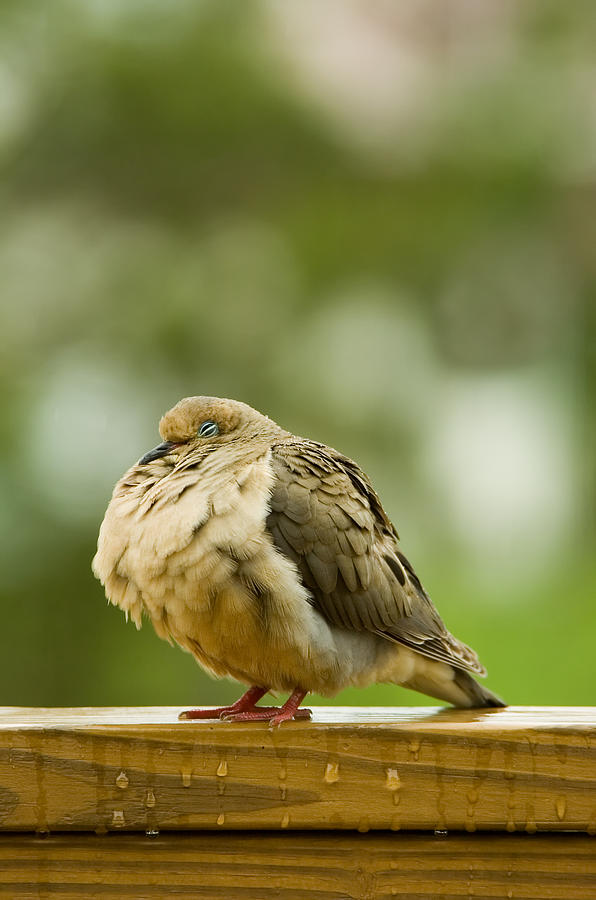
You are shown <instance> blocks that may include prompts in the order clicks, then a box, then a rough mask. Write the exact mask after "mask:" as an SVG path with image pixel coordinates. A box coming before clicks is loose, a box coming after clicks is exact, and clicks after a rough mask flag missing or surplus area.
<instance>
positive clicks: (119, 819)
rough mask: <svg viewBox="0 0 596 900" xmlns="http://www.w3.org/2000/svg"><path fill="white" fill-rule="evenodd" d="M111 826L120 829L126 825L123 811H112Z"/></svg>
mask: <svg viewBox="0 0 596 900" xmlns="http://www.w3.org/2000/svg"><path fill="white" fill-rule="evenodd" d="M112 825H114V827H115V828H122V826H123V825H126V819H125V818H124V810H123V809H115V810H114V811H113V813H112Z"/></svg>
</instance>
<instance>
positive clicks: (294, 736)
mask: <svg viewBox="0 0 596 900" xmlns="http://www.w3.org/2000/svg"><path fill="white" fill-rule="evenodd" d="M178 711H179V710H178V709H169V708H165V709H164V708H144V709H75V710H60V709H53V710H41V709H16V708H8V709H3V710H0V829H1V830H3V831H37V832H40V833H46V832H51V833H54V832H56V831H73V832H84V831H92V832H93V831H97V832H99V833H104V832H110V831H115V832H124V831H141V832H145V831H148V832H154V831H159V832H161V833H162V834H163V832H164V831H167V830H180V829H193V830H195V829H207V830H209V829H212V830H213V829H215V830H218V831H220V832H227V831H228V830H236V829H251V830H254V829H275V830H280V831H282V832H283V831H284V830H285V829H288V830H292V829H308V830H313V829H315V830H316V829H355V830H358V831H360V832H362V833H364V832H366V831H368V830H370V829H386V830H392V831H394V832H397V831H399V830H406V829H422V830H430V831H434V830H439V831H443V830H448V831H449V832H450V833H451V832H452V831H454V830H455V831H465V832H470V833H471V832H473V831H476V830H485V829H491V830H498V831H505V832H510V833H513V832H524V833H527V834H530V835H531V834H534V833H535V832H537V831H559V832H561V831H573V830H577V831H581V832H584V833H585V832H587V833H588V834H594V833H595V832H596V709H595V708H586V707H577V708H553V707H549V708H528V707H523V708H521V707H520V708H515V707H509V708H507V709H503V710H500V709H499V710H487V711H480V710H474V711H461V710H436V709H434V708H432V707H418V708H411V707H409V708H390V709H384V708H370V709H361V708H332V707H325V708H319V709H316V710H315V714H314V719H313V721H312V722H292V723H287V724H284V725H282V726H281V727H280V728H276V729H270V728H268V726H267V725H266V724H265V723H250V724H249V723H237V724H232V723H228V722H220V721H203V722H179V721H177V713H178ZM528 896H529V895H528ZM594 896H596V887H595V891H594Z"/></svg>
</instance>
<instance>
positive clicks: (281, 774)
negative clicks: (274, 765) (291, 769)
mask: <svg viewBox="0 0 596 900" xmlns="http://www.w3.org/2000/svg"><path fill="white" fill-rule="evenodd" d="M306 765H308V763H306ZM287 775H288V771H287V769H286V767H285V766H282V767H281V769H280V770H279V780H280V781H284V780H285V778H287Z"/></svg>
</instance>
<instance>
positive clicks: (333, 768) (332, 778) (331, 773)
mask: <svg viewBox="0 0 596 900" xmlns="http://www.w3.org/2000/svg"><path fill="white" fill-rule="evenodd" d="M323 781H326V782H327V784H334V783H335V782H336V781H339V763H331V762H330V763H327V768H326V769H325V774H324V775H323Z"/></svg>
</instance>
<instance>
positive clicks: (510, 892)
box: [507, 888, 513, 898]
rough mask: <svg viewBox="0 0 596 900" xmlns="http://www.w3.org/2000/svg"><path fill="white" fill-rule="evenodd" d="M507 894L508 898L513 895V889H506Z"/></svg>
mask: <svg viewBox="0 0 596 900" xmlns="http://www.w3.org/2000/svg"><path fill="white" fill-rule="evenodd" d="M507 896H508V897H509V898H511V897H513V891H512V890H511V888H509V890H508V891H507Z"/></svg>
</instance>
